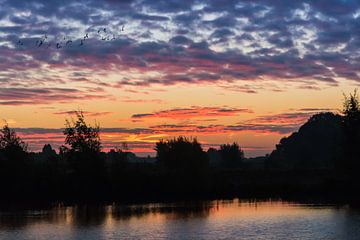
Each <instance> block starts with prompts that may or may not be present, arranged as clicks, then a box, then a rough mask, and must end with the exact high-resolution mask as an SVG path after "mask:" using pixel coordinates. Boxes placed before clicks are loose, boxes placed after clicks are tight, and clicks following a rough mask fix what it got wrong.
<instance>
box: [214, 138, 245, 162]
mask: <svg viewBox="0 0 360 240" xmlns="http://www.w3.org/2000/svg"><path fill="white" fill-rule="evenodd" d="M219 153H220V156H221V165H222V166H223V167H240V166H241V164H242V161H243V160H244V151H243V150H241V148H240V146H239V144H237V143H233V144H223V145H221V146H220V150H219Z"/></svg>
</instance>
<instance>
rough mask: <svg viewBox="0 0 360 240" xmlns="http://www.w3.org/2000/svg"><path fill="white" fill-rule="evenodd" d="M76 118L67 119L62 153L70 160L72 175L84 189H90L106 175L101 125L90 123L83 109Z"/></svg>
mask: <svg viewBox="0 0 360 240" xmlns="http://www.w3.org/2000/svg"><path fill="white" fill-rule="evenodd" d="M76 118H77V119H76V120H72V121H69V120H66V128H65V130H64V135H65V144H66V146H61V148H60V154H61V155H62V156H63V157H64V158H65V159H66V160H67V161H68V163H69V166H70V175H72V176H73V181H75V182H77V183H78V184H79V186H80V187H81V188H82V189H84V190H90V188H91V187H93V186H94V185H97V184H98V183H99V182H100V181H101V180H102V178H103V177H104V161H103V159H101V155H100V151H101V141H100V136H99V132H100V127H99V126H98V125H95V126H94V127H92V126H90V125H88V124H87V123H86V122H85V118H84V115H83V113H82V112H81V111H79V112H77V113H76Z"/></svg>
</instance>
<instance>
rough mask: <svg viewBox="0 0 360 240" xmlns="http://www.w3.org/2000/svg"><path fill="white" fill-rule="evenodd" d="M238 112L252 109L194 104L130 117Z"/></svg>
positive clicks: (195, 115) (230, 114)
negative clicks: (188, 106) (189, 106)
mask: <svg viewBox="0 0 360 240" xmlns="http://www.w3.org/2000/svg"><path fill="white" fill-rule="evenodd" d="M240 113H252V111H251V110H250V109H246V108H228V107H198V106H194V107H191V108H174V109H169V110H162V111H158V112H153V113H141V114H134V115H132V117H131V118H133V119H147V118H171V119H192V118H207V117H226V116H235V115H238V114H240Z"/></svg>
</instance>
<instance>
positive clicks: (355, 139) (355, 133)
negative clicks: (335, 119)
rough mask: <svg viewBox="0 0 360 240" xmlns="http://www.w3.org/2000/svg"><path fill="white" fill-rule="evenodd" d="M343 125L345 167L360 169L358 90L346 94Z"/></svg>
mask: <svg viewBox="0 0 360 240" xmlns="http://www.w3.org/2000/svg"><path fill="white" fill-rule="evenodd" d="M343 115H344V116H343V127H344V133H345V142H344V160H343V164H342V165H343V167H345V169H348V170H352V171H357V170H359V169H360V161H359V159H358V158H359V156H360V149H359V144H360V104H359V98H358V94H357V90H354V93H353V94H351V93H350V94H349V96H346V95H344V103H343Z"/></svg>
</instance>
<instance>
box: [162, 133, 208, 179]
mask: <svg viewBox="0 0 360 240" xmlns="http://www.w3.org/2000/svg"><path fill="white" fill-rule="evenodd" d="M155 150H156V153H157V159H158V161H159V163H161V164H163V165H164V166H165V167H167V168H168V169H172V170H178V171H190V172H192V171H194V172H197V171H201V170H203V169H206V168H207V166H208V158H207V155H206V153H205V152H204V151H203V149H202V147H201V145H200V143H199V142H198V141H197V140H196V138H194V139H192V140H191V139H188V138H186V137H178V138H176V139H171V140H160V141H159V142H157V143H156V147H155Z"/></svg>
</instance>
